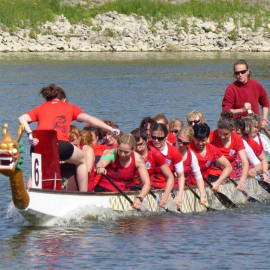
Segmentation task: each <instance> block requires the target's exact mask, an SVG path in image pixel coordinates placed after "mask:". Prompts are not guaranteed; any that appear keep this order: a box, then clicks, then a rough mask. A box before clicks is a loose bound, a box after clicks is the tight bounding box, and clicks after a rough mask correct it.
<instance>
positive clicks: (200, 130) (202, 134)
mask: <svg viewBox="0 0 270 270" xmlns="http://www.w3.org/2000/svg"><path fill="white" fill-rule="evenodd" d="M193 130H194V138H195V139H198V140H203V139H205V138H208V137H209V134H210V128H209V126H208V125H207V124H206V123H202V124H197V125H195V126H194V127H193Z"/></svg>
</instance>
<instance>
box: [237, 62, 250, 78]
mask: <svg viewBox="0 0 270 270" xmlns="http://www.w3.org/2000/svg"><path fill="white" fill-rule="evenodd" d="M237 65H245V66H246V69H249V68H248V63H247V61H246V60H244V59H239V60H237V61H236V62H235V63H234V64H233V72H235V67H236V66H237ZM233 75H234V74H233ZM250 76H251V70H249V75H248V77H249V78H250Z"/></svg>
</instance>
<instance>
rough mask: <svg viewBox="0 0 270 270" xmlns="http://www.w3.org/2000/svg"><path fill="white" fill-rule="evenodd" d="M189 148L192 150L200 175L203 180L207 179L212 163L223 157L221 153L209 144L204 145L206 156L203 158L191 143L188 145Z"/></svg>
mask: <svg viewBox="0 0 270 270" xmlns="http://www.w3.org/2000/svg"><path fill="white" fill-rule="evenodd" d="M190 148H191V150H193V152H194V153H195V155H196V157H197V159H198V163H199V166H200V169H201V173H202V175H203V176H204V177H205V178H208V176H209V174H210V171H211V168H212V165H213V164H214V162H215V161H216V160H218V159H219V158H221V157H222V156H223V154H222V152H221V151H220V149H218V148H217V147H215V146H214V145H212V144H210V143H207V144H206V154H205V156H204V157H203V156H201V154H200V153H199V152H198V150H197V148H196V147H195V144H194V142H193V141H192V143H191V144H190Z"/></svg>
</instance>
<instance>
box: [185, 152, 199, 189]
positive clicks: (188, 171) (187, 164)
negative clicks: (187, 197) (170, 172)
mask: <svg viewBox="0 0 270 270" xmlns="http://www.w3.org/2000/svg"><path fill="white" fill-rule="evenodd" d="M191 163H192V155H191V151H190V149H189V148H188V149H187V158H186V160H185V161H184V163H183V165H184V174H185V181H186V182H187V183H188V184H189V185H190V186H195V185H197V182H196V179H195V177H194V174H193V172H192V169H191Z"/></svg>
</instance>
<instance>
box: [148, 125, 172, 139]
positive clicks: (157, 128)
mask: <svg viewBox="0 0 270 270" xmlns="http://www.w3.org/2000/svg"><path fill="white" fill-rule="evenodd" d="M153 131H163V132H164V135H165V136H167V135H168V129H167V127H166V125H164V124H162V123H156V124H155V125H153V126H152V127H151V134H152V132H153Z"/></svg>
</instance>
